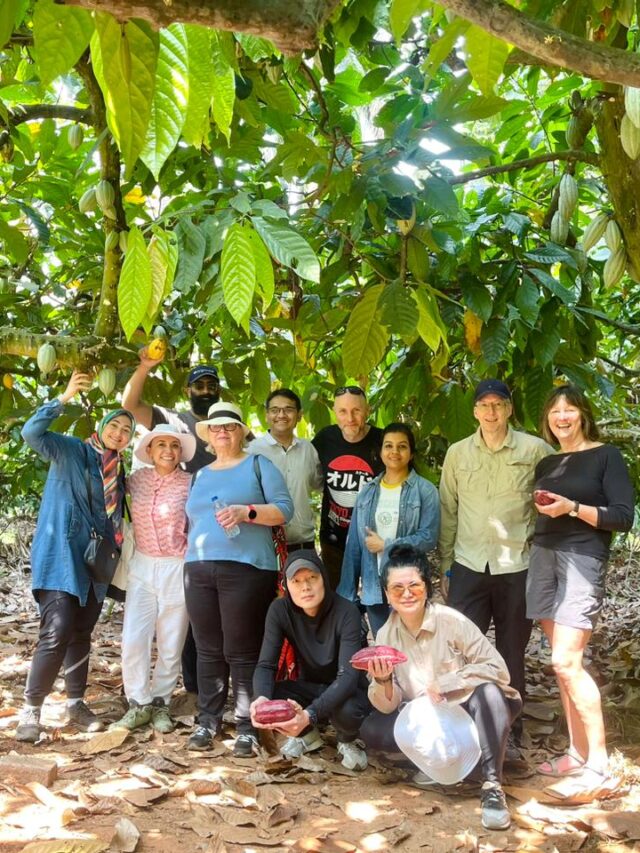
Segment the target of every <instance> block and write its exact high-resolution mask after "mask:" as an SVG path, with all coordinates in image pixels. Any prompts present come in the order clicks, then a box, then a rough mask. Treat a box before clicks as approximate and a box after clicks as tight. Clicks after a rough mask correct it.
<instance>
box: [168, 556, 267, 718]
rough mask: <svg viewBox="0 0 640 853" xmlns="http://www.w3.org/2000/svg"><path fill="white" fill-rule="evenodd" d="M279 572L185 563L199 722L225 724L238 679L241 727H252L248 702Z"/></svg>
mask: <svg viewBox="0 0 640 853" xmlns="http://www.w3.org/2000/svg"><path fill="white" fill-rule="evenodd" d="M276 581H277V572H267V571H263V570H262V569H256V567H255V566H251V565H249V564H247V563H237V562H233V561H229V560H211V561H203V562H193V563H185V567H184V591H185V599H186V603H187V612H188V614H189V621H190V622H191V628H192V630H193V637H194V640H195V643H196V650H197V653H198V664H197V671H198V722H199V723H200V725H203V726H206V727H207V728H209V729H212V730H213V731H216V730H217V729H218V728H219V727H220V723H221V721H222V715H223V713H224V706H225V702H226V700H227V695H228V692H229V673H231V682H232V685H233V696H234V703H235V715H236V728H237V731H238V732H239V733H247V732H251V731H253V727H252V725H251V717H250V714H249V705H250V704H251V689H252V682H253V672H254V670H255V668H256V663H257V662H258V656H259V654H260V646H261V645H262V637H263V635H264V621H265V617H266V615H267V610H268V609H269V605H270V604H271V602H272V601H273V599H274V597H275V594H276Z"/></svg>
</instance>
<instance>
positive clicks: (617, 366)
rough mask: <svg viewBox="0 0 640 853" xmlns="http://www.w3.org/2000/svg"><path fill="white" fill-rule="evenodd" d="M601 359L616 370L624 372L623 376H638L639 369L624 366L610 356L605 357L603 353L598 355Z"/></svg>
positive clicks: (639, 374) (639, 373)
mask: <svg viewBox="0 0 640 853" xmlns="http://www.w3.org/2000/svg"><path fill="white" fill-rule="evenodd" d="M599 358H600V360H601V361H604V362H605V364H610V365H611V367H614V368H615V369H616V370H619V371H620V372H621V373H624V375H625V376H640V370H634V369H633V368H631V367H625V366H624V364H620V363H619V362H617V361H614V360H613V359H612V358H607V357H606V356H605V355H601V356H599Z"/></svg>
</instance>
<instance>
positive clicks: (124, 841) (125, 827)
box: [111, 817, 140, 853]
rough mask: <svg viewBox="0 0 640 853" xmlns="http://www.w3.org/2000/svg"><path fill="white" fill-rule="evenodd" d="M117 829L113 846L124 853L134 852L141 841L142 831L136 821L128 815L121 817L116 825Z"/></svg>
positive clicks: (112, 842)
mask: <svg viewBox="0 0 640 853" xmlns="http://www.w3.org/2000/svg"><path fill="white" fill-rule="evenodd" d="M115 830H116V831H115V834H114V836H113V838H112V839H111V847H112V848H113V849H114V850H120V851H122V853H133V851H134V850H135V849H136V847H137V846H138V841H140V831H139V830H138V827H137V826H136V825H135V823H134V822H133V821H131V820H129V819H128V818H126V817H121V818H120V820H119V821H118V822H117V823H116V825H115Z"/></svg>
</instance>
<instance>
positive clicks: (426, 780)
mask: <svg viewBox="0 0 640 853" xmlns="http://www.w3.org/2000/svg"><path fill="white" fill-rule="evenodd" d="M411 781H412V782H413V784H414V785H417V787H418V788H430V787H431V786H432V785H437V784H438V783H437V782H436V781H435V779H432V778H431V776H427V774H426V773H423V772H422V770H418V772H417V773H415V774H414V775H413V776H412V777H411Z"/></svg>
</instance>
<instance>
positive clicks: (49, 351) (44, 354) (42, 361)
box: [36, 344, 56, 376]
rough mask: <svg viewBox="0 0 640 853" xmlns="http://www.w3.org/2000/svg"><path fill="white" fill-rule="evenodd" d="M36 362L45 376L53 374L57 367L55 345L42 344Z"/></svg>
mask: <svg viewBox="0 0 640 853" xmlns="http://www.w3.org/2000/svg"><path fill="white" fill-rule="evenodd" d="M36 361H37V362H38V367H39V368H40V372H41V373H42V375H43V376H46V375H47V373H51V371H52V370H53V368H54V367H55V366H56V350H55V347H54V346H53V344H42V346H41V347H40V349H39V350H38V355H37V357H36Z"/></svg>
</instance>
